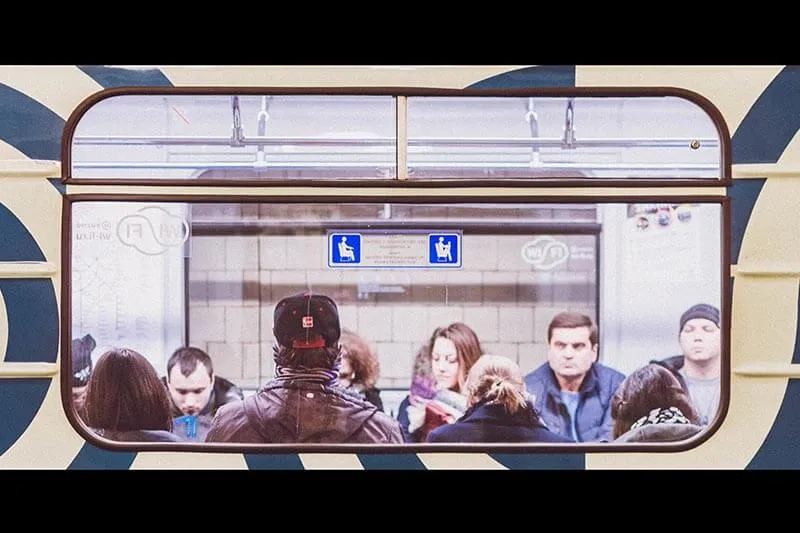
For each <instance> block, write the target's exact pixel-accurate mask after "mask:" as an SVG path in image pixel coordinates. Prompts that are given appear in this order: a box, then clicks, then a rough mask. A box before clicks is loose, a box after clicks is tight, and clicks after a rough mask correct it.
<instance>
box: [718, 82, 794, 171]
mask: <svg viewBox="0 0 800 533" xmlns="http://www.w3.org/2000/svg"><path fill="white" fill-rule="evenodd" d="M798 129H800V67H798V66H788V67H786V68H784V69H783V70H782V71H781V72H779V73H778V75H777V76H775V79H773V80H772V82H771V83H770V84H769V85H768V86H767V88H766V89H764V92H762V93H761V95H760V96H759V97H758V99H757V100H756V101H755V103H754V104H753V105H752V107H750V109H749V110H748V111H747V114H746V115H745V116H744V119H742V123H741V124H740V125H739V127H738V128H736V133H734V135H733V137H732V138H731V145H732V148H733V152H732V161H733V164H734V165H736V164H743V163H776V162H777V161H778V159H780V157H781V154H783V151H784V150H785V149H786V147H787V146H788V145H789V142H790V141H791V140H792V138H794V135H795V133H797V130H798Z"/></svg>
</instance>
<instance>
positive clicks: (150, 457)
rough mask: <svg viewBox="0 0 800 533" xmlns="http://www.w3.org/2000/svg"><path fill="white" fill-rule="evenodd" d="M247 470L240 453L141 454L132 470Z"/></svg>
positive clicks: (132, 465) (137, 455)
mask: <svg viewBox="0 0 800 533" xmlns="http://www.w3.org/2000/svg"><path fill="white" fill-rule="evenodd" d="M160 469H169V470H205V469H225V470H246V469H247V463H246V462H245V460H244V456H243V455H242V454H238V453H208V452H203V453H191V452H139V453H137V454H136V459H134V460H133V463H132V464H131V470H160Z"/></svg>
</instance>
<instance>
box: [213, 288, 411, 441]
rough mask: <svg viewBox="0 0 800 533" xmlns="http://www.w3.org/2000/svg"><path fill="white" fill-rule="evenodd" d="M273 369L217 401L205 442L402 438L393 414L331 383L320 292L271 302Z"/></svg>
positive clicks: (328, 327)
mask: <svg viewBox="0 0 800 533" xmlns="http://www.w3.org/2000/svg"><path fill="white" fill-rule="evenodd" d="M273 319H274V322H273V333H274V334H275V340H276V344H275V346H274V347H273V357H274V360H275V377H274V378H273V379H271V380H269V381H268V382H267V383H266V384H265V385H264V386H263V387H262V388H261V389H260V390H259V391H258V392H257V393H256V394H253V395H251V396H248V397H247V398H245V399H244V401H241V402H234V403H230V404H227V405H225V406H223V407H221V408H220V410H219V411H218V412H217V416H216V417H215V418H214V421H213V423H212V425H211V430H210V431H209V432H208V436H207V439H206V440H207V441H208V442H245V443H254V442H255V443H260V442H263V443H364V444H368V443H393V444H400V443H402V442H403V436H402V434H401V433H400V426H399V424H398V423H397V421H396V420H394V419H393V418H392V417H390V416H389V415H387V414H385V413H383V412H381V411H380V410H379V409H378V408H377V407H375V406H374V405H373V404H371V403H369V402H367V401H366V400H364V399H362V398H360V397H357V396H356V395H353V394H351V393H349V392H347V391H345V390H344V389H343V388H341V386H340V385H339V383H338V377H339V369H340V366H341V361H342V355H341V347H340V345H339V336H340V334H341V329H340V326H339V311H338V309H337V307H336V304H335V303H334V301H333V300H332V299H330V298H329V297H328V296H325V295H322V294H311V293H301V294H296V295H293V296H289V297H287V298H284V299H282V300H281V301H280V302H278V304H277V305H276V306H275V312H274V316H273Z"/></svg>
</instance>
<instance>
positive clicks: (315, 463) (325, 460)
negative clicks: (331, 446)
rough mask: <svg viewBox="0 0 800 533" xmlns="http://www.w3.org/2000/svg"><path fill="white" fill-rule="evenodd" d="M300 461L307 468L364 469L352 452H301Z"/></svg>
mask: <svg viewBox="0 0 800 533" xmlns="http://www.w3.org/2000/svg"><path fill="white" fill-rule="evenodd" d="M300 462H302V463H303V468H305V469H306V470H364V465H362V464H361V461H359V460H358V456H357V455H355V454H352V453H301V454H300Z"/></svg>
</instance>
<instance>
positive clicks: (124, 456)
mask: <svg viewBox="0 0 800 533" xmlns="http://www.w3.org/2000/svg"><path fill="white" fill-rule="evenodd" d="M134 459H136V452H117V451H111V450H105V449H103V448H98V447H97V446H95V445H93V444H90V443H88V442H85V443H84V444H83V447H82V448H81V449H80V451H79V452H78V454H77V455H76V456H75V458H74V459H73V460H72V463H70V465H69V467H67V468H68V470H107V469H108V470H128V469H129V468H130V467H131V464H133V460H134Z"/></svg>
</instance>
